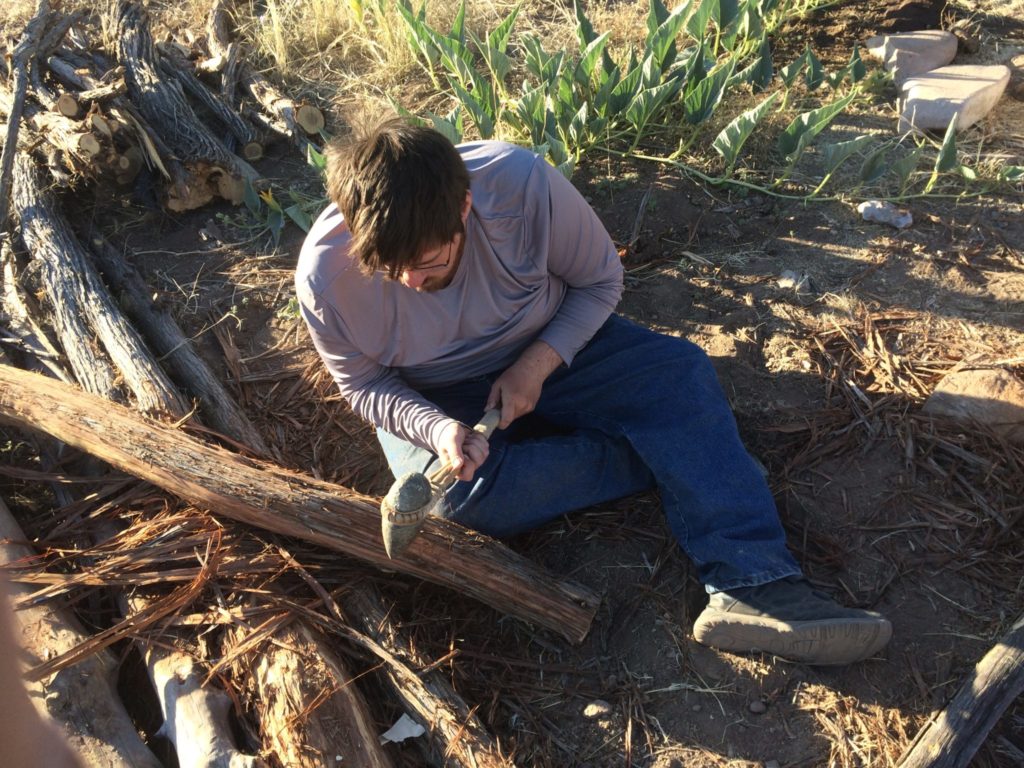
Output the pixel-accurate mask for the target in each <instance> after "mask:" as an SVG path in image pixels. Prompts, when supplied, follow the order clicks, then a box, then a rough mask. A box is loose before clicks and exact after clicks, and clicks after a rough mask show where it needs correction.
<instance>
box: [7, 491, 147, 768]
mask: <svg viewBox="0 0 1024 768" xmlns="http://www.w3.org/2000/svg"><path fill="white" fill-rule="evenodd" d="M0 540H6V543H0V562H2V563H3V564H4V565H9V564H11V563H14V562H18V561H24V560H26V559H27V558H30V557H33V556H34V553H33V552H32V551H31V549H29V548H28V547H27V546H26V545H24V544H21V543H19V542H24V541H25V534H24V533H22V531H21V528H20V527H19V526H18V524H17V522H15V520H14V518H13V517H12V516H11V513H10V511H9V510H8V509H7V506H6V505H5V504H4V503H3V502H2V501H0ZM10 590H11V593H12V596H14V597H22V596H27V595H28V594H29V593H30V592H31V591H32V588H31V587H29V586H17V585H14V584H12V585H10ZM15 620H16V633H17V636H18V642H19V645H20V646H21V649H22V651H23V652H24V653H25V655H26V656H27V661H28V663H29V664H31V665H32V666H35V665H37V664H39V663H41V662H42V661H44V660H45V659H47V658H49V656H50V655H52V654H58V655H59V654H62V653H65V652H67V651H68V650H70V649H71V648H74V647H76V646H79V645H81V644H82V643H85V642H87V640H88V635H87V634H85V632H84V631H83V630H82V628H81V627H80V626H79V625H78V622H77V621H76V620H75V619H74V618H72V617H71V616H70V615H69V614H67V613H66V612H64V611H62V610H60V609H58V608H53V607H48V606H34V607H30V608H24V609H22V610H20V611H18V612H17V613H16V614H15ZM116 676H117V664H116V663H115V661H114V659H113V657H112V656H111V655H110V654H109V653H107V652H106V651H101V652H99V653H96V654H93V655H91V656H89V658H87V659H85V660H83V661H82V662H81V663H79V664H78V665H76V666H74V667H71V668H68V669H63V670H61V671H59V672H57V674H56V675H54V676H53V678H52V679H50V680H47V681H45V682H38V681H37V682H29V683H27V685H28V690H29V695H30V697H31V698H32V702H33V704H34V706H35V707H36V709H37V711H39V713H40V714H42V715H43V716H44V717H48V718H50V719H52V720H53V721H54V722H55V723H57V724H58V725H59V727H60V729H61V730H62V731H63V732H64V734H65V736H66V737H67V740H68V743H69V744H70V745H71V746H72V748H73V750H74V751H75V752H76V753H77V754H78V755H79V756H81V758H82V759H83V761H84V762H85V764H86V765H87V766H99V765H102V766H110V767H111V768H160V761H158V760H157V759H156V756H155V755H153V753H152V752H150V751H149V748H148V747H147V746H146V745H145V744H144V743H143V742H142V739H141V738H139V734H138V731H136V729H135V725H134V724H133V723H132V721H131V718H129V716H128V713H127V712H126V711H125V709H124V706H123V705H122V704H121V700H120V699H119V698H118V695H117V690H116V683H115V681H116Z"/></svg>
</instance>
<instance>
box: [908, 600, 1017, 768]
mask: <svg viewBox="0 0 1024 768" xmlns="http://www.w3.org/2000/svg"><path fill="white" fill-rule="evenodd" d="M1022 693H1024V615H1022V616H1020V617H1019V618H1018V619H1017V621H1016V622H1015V623H1014V625H1013V627H1012V628H1011V629H1010V631H1009V632H1007V633H1006V634H1005V635H1004V636H1003V637H1002V639H1001V640H1000V641H999V642H998V643H996V644H995V646H994V647H993V648H992V649H991V650H990V651H989V652H988V653H986V654H985V656H984V657H983V658H982V660H981V661H979V662H978V664H977V665H976V666H975V667H974V671H973V672H972V673H971V675H970V676H969V677H968V678H967V679H966V680H965V681H964V683H963V685H961V686H960V690H959V691H957V694H956V695H955V696H954V697H953V700H952V701H950V702H949V705H948V706H947V707H946V708H945V709H944V710H943V711H942V712H941V713H939V715H938V716H937V717H935V718H933V719H932V720H931V721H930V722H929V723H928V724H927V725H926V726H925V727H924V728H922V729H921V731H920V732H919V733H918V734H917V737H916V738H915V739H914V743H913V744H911V745H910V748H909V749H908V750H907V752H906V754H905V755H904V756H903V757H902V759H901V760H900V762H899V768H965V766H967V765H968V764H969V763H970V762H971V759H972V758H973V757H974V753H975V752H977V751H978V749H979V748H980V747H981V745H982V744H983V743H984V742H985V739H986V737H987V736H988V733H989V731H991V730H992V728H993V727H995V724H996V723H997V722H998V721H999V718H1000V717H1001V716H1002V714H1003V712H1004V711H1006V708H1007V707H1009V706H1010V705H1011V704H1013V702H1014V701H1015V700H1016V698H1017V697H1018V696H1020V695H1021V694H1022Z"/></svg>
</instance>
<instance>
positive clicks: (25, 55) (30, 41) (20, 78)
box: [0, 0, 50, 232]
mask: <svg viewBox="0 0 1024 768" xmlns="http://www.w3.org/2000/svg"><path fill="white" fill-rule="evenodd" d="M49 12H50V4H49V2H47V0H39V6H38V8H37V10H36V15H35V16H33V17H32V19H31V20H30V21H29V23H28V25H27V26H26V27H25V31H24V33H23V34H22V36H21V40H20V42H19V43H18V45H17V46H15V48H14V55H13V56H12V59H11V68H12V70H13V72H14V87H13V92H14V99H13V103H12V104H11V108H10V110H9V113H8V118H7V135H6V137H5V138H4V146H3V148H2V150H0V232H6V231H7V221H8V218H7V217H8V215H9V212H10V197H11V169H12V168H13V167H14V156H15V155H16V154H17V152H18V126H19V124H20V123H21V112H22V110H23V109H24V107H25V95H26V91H27V90H28V64H29V60H30V59H31V57H32V56H33V55H35V49H36V44H37V43H38V39H39V36H40V35H41V34H42V32H43V28H44V25H45V23H46V20H47V16H48V14H49Z"/></svg>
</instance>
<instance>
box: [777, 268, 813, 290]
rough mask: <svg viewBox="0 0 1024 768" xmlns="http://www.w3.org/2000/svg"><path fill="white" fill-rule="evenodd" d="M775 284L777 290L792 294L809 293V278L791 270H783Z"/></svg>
mask: <svg viewBox="0 0 1024 768" xmlns="http://www.w3.org/2000/svg"><path fill="white" fill-rule="evenodd" d="M775 283H776V285H778V286H779V288H782V289H783V290H792V291H793V292H794V293H798V294H800V293H803V294H806V293H810V292H811V278H809V277H808V276H807V275H804V274H800V273H799V272H794V271H793V270H792V269H786V270H783V272H782V274H781V275H779V279H778V280H776V281H775Z"/></svg>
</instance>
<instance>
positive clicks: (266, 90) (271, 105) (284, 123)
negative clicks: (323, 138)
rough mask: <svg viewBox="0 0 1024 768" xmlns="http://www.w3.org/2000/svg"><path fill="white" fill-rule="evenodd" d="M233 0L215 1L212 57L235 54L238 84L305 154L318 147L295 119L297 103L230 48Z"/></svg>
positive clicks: (210, 24)
mask: <svg viewBox="0 0 1024 768" xmlns="http://www.w3.org/2000/svg"><path fill="white" fill-rule="evenodd" d="M230 5H231V2H230V0H213V3H212V5H211V6H210V15H209V17H208V19H207V25H206V45H207V47H209V49H210V53H211V54H212V55H213V56H217V57H221V58H222V60H224V61H225V62H228V61H231V59H232V56H233V57H234V59H235V61H237V62H238V83H239V85H241V86H242V88H243V89H244V90H245V91H246V92H247V93H248V94H249V95H250V96H251V97H252V98H253V99H255V100H256V102H257V103H258V104H259V105H260V106H261V107H262V108H263V109H264V111H265V112H266V113H267V114H268V115H270V117H271V118H272V119H271V120H270V121H269V126H270V127H272V128H273V130H275V131H277V132H278V133H281V134H283V135H285V136H288V137H289V138H291V140H292V141H293V142H294V143H295V144H296V145H297V146H298V147H299V149H300V150H302V152H303V154H305V153H306V152H307V150H308V147H310V146H315V145H313V143H312V142H311V141H310V140H309V139H307V138H306V133H305V131H304V130H303V128H302V126H301V125H300V124H299V122H298V120H297V118H296V112H297V110H298V105H296V103H295V102H294V101H292V100H291V99H289V98H287V97H286V96H284V94H282V93H281V92H280V91H278V90H277V88H275V87H274V86H273V85H272V84H271V82H270V81H269V80H267V78H265V77H264V76H263V75H261V74H260V73H259V72H257V71H256V70H255V69H253V68H252V67H249V66H247V65H246V64H244V62H243V59H244V55H239V54H238V53H233V52H232V50H231V44H232V40H231V23H230V13H229V8H230Z"/></svg>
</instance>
